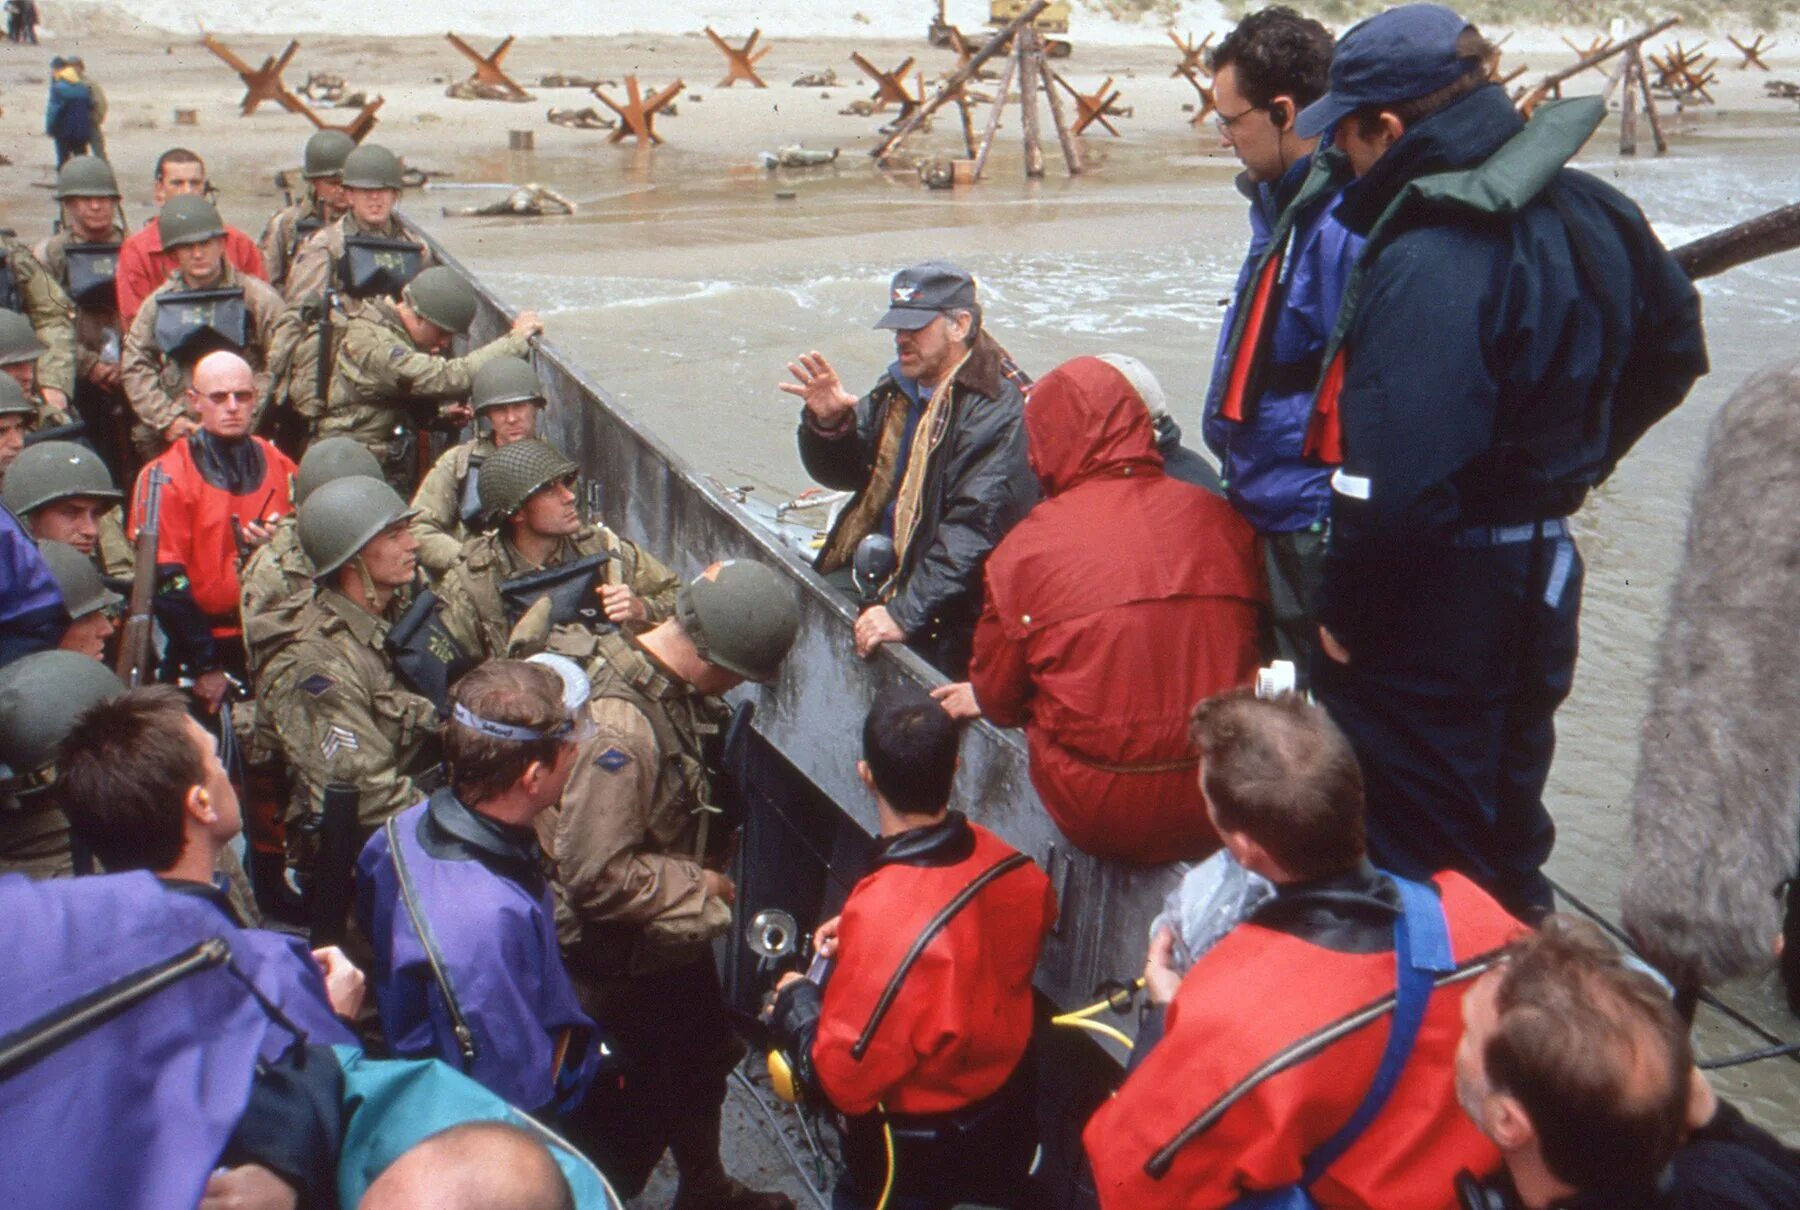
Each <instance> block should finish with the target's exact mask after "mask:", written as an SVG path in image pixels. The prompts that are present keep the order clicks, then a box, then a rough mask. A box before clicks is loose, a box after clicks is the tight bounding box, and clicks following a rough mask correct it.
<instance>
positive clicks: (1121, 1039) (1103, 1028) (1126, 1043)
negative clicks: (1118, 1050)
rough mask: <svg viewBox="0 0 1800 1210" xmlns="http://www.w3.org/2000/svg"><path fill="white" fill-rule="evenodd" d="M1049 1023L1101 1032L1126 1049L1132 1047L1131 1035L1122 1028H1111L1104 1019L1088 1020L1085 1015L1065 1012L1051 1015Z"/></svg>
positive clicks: (1090, 1031)
mask: <svg viewBox="0 0 1800 1210" xmlns="http://www.w3.org/2000/svg"><path fill="white" fill-rule="evenodd" d="M1050 1024H1052V1025H1066V1026H1068V1027H1069V1028H1071V1029H1085V1030H1087V1031H1088V1032H1089V1033H1096V1034H1103V1035H1104V1036H1106V1037H1108V1038H1111V1039H1113V1040H1114V1041H1115V1042H1117V1043H1119V1045H1121V1046H1123V1047H1124V1048H1125V1049H1126V1050H1130V1049H1131V1047H1132V1041H1131V1036H1130V1035H1129V1034H1127V1033H1126V1032H1125V1031H1124V1030H1122V1029H1115V1028H1113V1027H1112V1026H1110V1025H1108V1024H1107V1023H1106V1022H1104V1021H1090V1020H1088V1019H1087V1018H1086V1017H1081V1016H1077V1015H1076V1014H1074V1013H1065V1014H1064V1015H1062V1016H1060V1017H1051V1018H1050Z"/></svg>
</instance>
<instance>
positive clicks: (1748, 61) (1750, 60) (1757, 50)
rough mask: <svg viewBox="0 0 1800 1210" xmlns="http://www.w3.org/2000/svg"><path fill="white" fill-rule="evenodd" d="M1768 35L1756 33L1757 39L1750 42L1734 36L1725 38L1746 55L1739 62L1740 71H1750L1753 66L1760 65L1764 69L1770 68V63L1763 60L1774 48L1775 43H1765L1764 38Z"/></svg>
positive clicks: (1740, 52)
mask: <svg viewBox="0 0 1800 1210" xmlns="http://www.w3.org/2000/svg"><path fill="white" fill-rule="evenodd" d="M1767 37H1768V35H1767V34H1758V35H1756V41H1754V42H1751V43H1748V44H1746V43H1743V42H1739V41H1738V40H1737V39H1736V38H1732V37H1727V38H1726V39H1725V40H1726V41H1727V42H1729V43H1731V44H1732V45H1733V46H1735V47H1737V50H1738V53H1739V54H1741V55H1743V56H1744V61H1743V62H1742V63H1739V64H1738V70H1739V71H1749V70H1750V69H1751V68H1752V67H1760V68H1762V69H1763V70H1764V71H1768V70H1769V65H1768V64H1767V63H1764V62H1763V56H1764V55H1766V54H1768V53H1769V52H1770V51H1772V50H1774V49H1775V44H1774V43H1773V42H1770V43H1769V44H1768V45H1767V46H1765V45H1763V40H1764V39H1765V38H1767Z"/></svg>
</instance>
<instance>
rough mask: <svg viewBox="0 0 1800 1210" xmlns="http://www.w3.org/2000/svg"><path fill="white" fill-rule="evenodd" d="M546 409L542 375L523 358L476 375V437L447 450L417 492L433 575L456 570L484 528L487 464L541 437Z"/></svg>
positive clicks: (418, 528)
mask: <svg viewBox="0 0 1800 1210" xmlns="http://www.w3.org/2000/svg"><path fill="white" fill-rule="evenodd" d="M544 404H545V401H544V389H543V387H541V386H540V385H538V379H537V372H536V371H535V370H533V369H532V368H531V363H530V362H528V361H526V360H525V359H524V358H522V357H496V358H494V359H493V360H492V361H489V362H486V363H485V364H483V365H482V367H481V368H480V369H478V370H476V371H475V377H474V379H473V380H472V381H471V383H470V386H469V407H470V408H471V409H472V410H473V411H474V413H475V426H476V433H475V436H474V437H472V438H470V439H469V440H468V441H465V442H463V443H462V444H461V445H458V446H456V447H454V448H453V449H449V450H446V451H445V452H444V456H443V457H441V458H439V459H438V460H437V461H436V462H434V463H432V465H431V470H430V471H428V472H426V475H425V478H424V480H423V481H422V482H420V484H419V490H418V491H416V492H414V493H413V501H412V502H413V507H414V508H416V509H418V510H419V519H418V520H416V521H414V522H413V531H414V532H415V533H417V534H418V535H419V562H421V563H423V564H424V565H425V570H426V571H428V572H430V573H431V574H432V575H433V576H442V575H443V574H444V573H445V572H447V571H449V570H450V568H451V566H452V565H454V564H455V562H456V560H457V558H458V556H460V555H461V554H462V547H463V543H464V542H466V541H468V540H469V538H471V537H472V536H473V533H472V532H471V531H472V529H475V528H479V522H480V521H481V511H482V505H481V493H480V488H479V484H480V482H481V467H482V464H483V463H485V462H486V461H487V460H488V459H489V458H491V457H493V455H494V452H495V451H496V450H500V449H504V448H505V447H506V446H509V445H511V444H512V443H513V442H515V441H523V440H524V439H525V438H527V437H535V436H537V424H538V415H539V414H540V413H541V412H542V411H543V410H544ZM484 420H485V421H486V422H487V429H486V431H485V432H484V431H482V428H481V424H482V421H484Z"/></svg>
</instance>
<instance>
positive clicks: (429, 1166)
mask: <svg viewBox="0 0 1800 1210" xmlns="http://www.w3.org/2000/svg"><path fill="white" fill-rule="evenodd" d="M614 1204H615V1203H613V1202H612V1201H611V1200H610V1199H609V1200H608V1201H606V1202H604V1203H594V1204H593V1206H592V1210H612V1208H613V1206H614ZM420 1206H430V1207H432V1210H577V1208H578V1207H579V1210H589V1206H590V1203H588V1202H585V1201H582V1202H577V1201H576V1199H575V1197H574V1194H573V1191H572V1190H571V1189H570V1188H569V1182H568V1180H567V1178H566V1176H565V1174H564V1173H563V1172H562V1171H561V1170H559V1169H558V1167H557V1162H556V1159H555V1152H553V1151H552V1150H551V1149H550V1147H549V1146H547V1145H546V1141H545V1140H544V1139H542V1138H540V1137H538V1136H537V1135H534V1134H533V1133H532V1132H531V1131H530V1130H528V1129H526V1128H524V1127H522V1126H515V1125H512V1124H510V1123H507V1122H469V1123H466V1124H464V1125H461V1126H452V1127H450V1128H449V1129H448V1130H443V1131H439V1132H438V1133H437V1134H434V1135H432V1136H431V1137H430V1138H428V1139H426V1140H425V1141H424V1142H422V1143H419V1144H418V1145H417V1146H415V1147H412V1148H411V1149H409V1150H408V1151H407V1152H406V1153H405V1154H404V1155H402V1156H401V1157H400V1158H399V1159H397V1160H395V1161H394V1162H393V1163H392V1164H390V1165H388V1167H387V1168H386V1169H385V1170H384V1171H383V1172H382V1173H381V1175H380V1176H379V1177H377V1178H376V1180H375V1182H374V1183H373V1184H371V1185H370V1186H369V1190H368V1192H367V1193H365V1194H363V1199H362V1201H361V1202H359V1203H358V1204H357V1210H417V1208H418V1207H420Z"/></svg>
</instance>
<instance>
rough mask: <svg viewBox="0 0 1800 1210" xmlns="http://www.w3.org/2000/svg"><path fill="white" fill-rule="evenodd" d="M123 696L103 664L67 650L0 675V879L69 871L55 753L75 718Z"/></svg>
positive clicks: (15, 664) (10, 667)
mask: <svg viewBox="0 0 1800 1210" xmlns="http://www.w3.org/2000/svg"><path fill="white" fill-rule="evenodd" d="M124 691H125V686H124V685H122V684H120V683H119V678H118V677H116V676H114V675H113V674H112V670H111V669H110V668H108V667H107V666H106V665H105V664H102V663H101V662H100V661H99V660H96V659H94V658H93V657H92V656H86V655H80V654H78V653H76V652H73V651H40V652H37V653H36V654H33V655H28V656H25V657H24V658H23V659H19V660H15V661H13V662H12V663H10V664H8V665H6V667H5V668H0V874H28V875H30V876H31V877H33V878H66V877H68V876H69V875H71V874H73V873H74V872H75V863H74V858H73V856H72V855H71V854H70V851H69V821H68V819H67V818H65V817H64V815H63V813H62V811H61V810H60V809H59V808H58V806H57V804H56V801H55V798H54V796H53V795H52V794H51V793H50V788H51V787H52V786H53V785H55V784H56V746H57V745H58V744H60V743H61V742H62V740H63V737H64V736H65V735H67V734H68V733H69V729H70V728H71V727H72V726H73V725H74V722H75V719H76V717H77V716H79V715H80V714H81V712H82V711H84V710H86V709H87V708H88V707H89V706H91V705H93V704H94V703H95V702H99V701H104V700H105V699H107V698H109V697H113V696H115V695H116V694H120V693H123V692H124Z"/></svg>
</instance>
